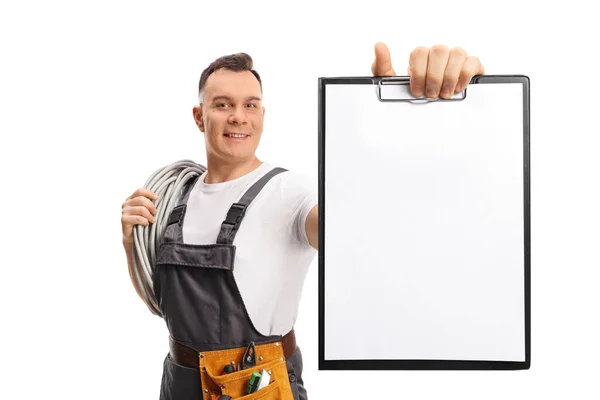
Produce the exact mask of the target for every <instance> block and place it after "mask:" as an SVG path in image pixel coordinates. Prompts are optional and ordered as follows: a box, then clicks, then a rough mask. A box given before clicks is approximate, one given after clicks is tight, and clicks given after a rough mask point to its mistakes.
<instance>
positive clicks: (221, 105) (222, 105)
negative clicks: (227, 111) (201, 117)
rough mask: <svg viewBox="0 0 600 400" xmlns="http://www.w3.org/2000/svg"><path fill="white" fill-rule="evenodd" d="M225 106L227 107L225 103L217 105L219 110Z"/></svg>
mask: <svg viewBox="0 0 600 400" xmlns="http://www.w3.org/2000/svg"><path fill="white" fill-rule="evenodd" d="M226 106H227V103H217V107H219V108H223V107H226Z"/></svg>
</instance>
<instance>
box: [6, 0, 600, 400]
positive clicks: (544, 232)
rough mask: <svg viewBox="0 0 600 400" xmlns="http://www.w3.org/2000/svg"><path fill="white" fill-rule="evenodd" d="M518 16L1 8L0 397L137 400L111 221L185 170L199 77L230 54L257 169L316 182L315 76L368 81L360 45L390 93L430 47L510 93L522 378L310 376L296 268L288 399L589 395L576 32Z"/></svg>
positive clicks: (518, 12) (465, 5)
mask: <svg viewBox="0 0 600 400" xmlns="http://www.w3.org/2000/svg"><path fill="white" fill-rule="evenodd" d="M532 3H533V2H524V1H518V2H517V1H512V2H502V3H494V4H493V6H492V5H490V6H488V5H487V3H485V2H476V1H471V2H467V1H458V2H441V1H439V2H434V1H429V2H426V3H417V2H399V1H380V2H376V3H374V2H361V3H357V4H352V5H350V4H348V2H338V3H337V4H336V3H335V2H330V1H319V2H307V1H303V2H299V3H297V4H290V3H287V2H280V3H273V4H272V5H269V4H267V3H266V2H258V1H255V2H248V1H247V2H239V3H237V2H233V1H228V2H218V1H212V2H200V1H196V2H187V3H181V2H164V1H162V2H157V1H135V2H134V1H118V2H116V1H104V2H99V1H98V2H83V1H78V2H75V1H73V2H65V1H54V2H41V1H38V2H27V1H20V2H10V3H9V2H3V3H2V6H0V113H1V114H0V137H1V139H0V140H1V141H2V142H1V143H0V162H1V163H2V165H1V167H2V168H1V171H2V181H3V183H4V187H3V190H2V196H0V199H1V200H0V201H1V204H0V206H1V209H2V211H3V221H2V227H3V229H2V230H1V235H2V241H1V243H2V246H1V248H2V272H3V274H2V277H1V279H0V282H1V284H2V287H1V290H0V296H1V298H0V302H1V303H0V304H2V306H3V308H2V324H1V328H0V334H1V335H2V338H1V340H0V346H1V347H0V354H1V355H2V362H1V364H0V365H1V367H0V368H2V371H1V374H2V378H1V380H0V382H1V383H0V385H1V388H0V390H1V391H0V393H1V394H0V396H1V397H2V398H10V399H30V398H42V397H43V398H52V399H54V398H56V399H59V398H60V399H82V398H85V399H106V398H119V399H153V398H158V389H159V386H160V377H161V372H162V371H161V370H162V360H163V358H164V355H165V353H166V351H167V330H166V328H165V326H164V323H163V322H162V321H161V320H160V319H159V318H158V317H155V316H153V315H151V314H150V313H149V311H148V310H147V309H146V307H145V305H144V304H143V303H142V302H141V300H139V298H138V297H137V295H136V294H135V291H134V290H133V287H132V285H131V283H130V281H129V276H128V273H127V268H126V260H125V254H124V251H123V248H122V245H121V232H120V230H121V226H120V216H121V207H120V205H121V203H122V202H123V201H124V200H125V198H126V197H127V196H128V195H130V194H131V193H132V192H133V191H134V190H135V189H136V188H138V187H140V186H141V185H142V184H143V182H144V181H145V180H146V178H147V177H148V175H149V173H150V172H151V171H153V170H154V169H155V168H156V167H157V166H162V165H165V164H167V163H169V162H172V161H173V160H177V159H183V158H192V159H194V160H197V161H198V162H200V163H203V162H205V153H204V151H205V150H204V147H203V139H202V134H201V133H200V132H199V131H198V130H197V129H196V127H195V125H194V124H193V121H192V114H191V108H192V106H193V104H194V102H195V101H196V86H197V81H198V78H199V76H200V73H201V71H202V69H204V68H205V67H206V66H207V65H208V64H209V63H210V62H211V61H213V60H214V59H215V58H217V57H219V56H222V55H225V54H230V53H233V52H239V51H244V52H247V53H249V54H250V55H251V56H252V57H253V58H254V59H255V61H256V63H255V67H256V69H257V70H258V71H259V72H260V73H261V75H262V77H263V78H264V80H263V83H264V103H265V106H266V108H267V113H266V121H265V132H264V135H263V139H262V143H261V146H260V147H259V156H260V157H262V158H263V159H265V160H268V161H269V162H271V163H273V164H278V165H283V166H285V167H287V168H290V169H295V170H298V171H302V172H306V173H308V174H312V176H314V178H315V179H317V78H318V77H320V76H357V75H358V76H368V75H370V73H371V71H370V66H371V63H372V61H373V45H374V44H375V42H376V41H378V40H381V41H384V42H386V43H387V44H388V46H389V47H390V50H391V51H392V57H393V61H394V65H395V68H396V72H397V73H398V74H402V75H403V74H405V72H406V67H407V64H408V55H409V53H410V51H411V50H412V49H413V48H414V47H416V46H419V45H425V46H430V45H433V44H435V43H444V44H446V45H448V46H450V47H452V46H457V45H458V46H462V47H464V48H465V49H466V50H467V52H468V53H469V54H474V55H477V56H479V57H480V59H481V60H482V61H483V63H484V65H485V67H486V73H488V74H495V73H497V74H511V73H516V74H525V75H528V76H530V78H531V96H532V97H531V98H532V112H531V118H532V122H531V129H532V134H531V146H532V155H531V160H532V169H531V171H532V186H531V188H532V197H531V199H532V206H531V208H532V230H531V232H532V367H531V369H530V370H529V371H505V372H501V371H387V372H368V373H363V372H359V371H349V372H343V371H318V370H317V355H318V353H317V350H318V331H317V328H318V298H317V265H316V263H315V264H314V265H313V266H312V268H311V271H310V273H309V276H308V278H307V281H306V285H305V289H304V298H303V301H302V304H301V309H300V316H299V318H298V321H297V325H296V326H297V332H298V340H299V343H300V346H301V347H302V349H303V352H304V362H305V370H304V379H305V384H306V386H307V388H308V391H309V393H310V398H311V399H327V398H344V399H360V398H365V397H368V396H375V395H380V396H383V395H386V396H387V397H390V398H411V399H439V398H445V399H463V400H464V399H481V398H486V399H500V398H502V399H505V398H507V397H509V398H514V399H526V398H532V397H534V396H535V397H536V398H538V397H541V396H544V395H550V394H552V395H553V397H555V398H567V397H569V398H595V397H597V396H598V394H600V389H599V388H598V386H597V384H594V383H593V380H594V379H593V378H594V377H596V378H597V377H598V375H599V372H600V367H599V366H598V364H597V360H598V359H600V341H599V340H598V338H599V337H600V323H599V322H598V315H599V313H598V305H599V304H600V290H598V283H599V279H598V278H599V276H600V274H599V273H598V268H599V267H600V255H599V252H598V248H599V245H598V243H599V240H600V230H599V229H598V226H600V211H599V207H598V205H599V201H600V189H599V188H598V181H599V179H598V172H599V171H600V157H598V155H597V153H598V150H599V148H600V129H598V123H597V121H598V112H597V107H598V101H597V96H598V91H599V89H600V84H599V81H598V78H597V73H596V70H597V67H598V61H599V57H598V49H597V40H593V38H594V37H596V38H597V37H599V32H598V28H597V27H596V26H597V25H596V18H595V16H596V15H597V14H596V13H595V12H593V11H592V8H591V6H587V5H584V4H588V3H587V2H583V1H570V2H560V3H558V2H550V1H549V2H545V3H544V4H543V6H542V7H539V5H538V6H536V7H534V6H533V5H531V4H532ZM419 4H423V5H422V6H421V5H419ZM539 4H541V3H539ZM374 134H375V132H374ZM356 162H357V163H360V162H361V160H356ZM356 229H360V227H357V228H356Z"/></svg>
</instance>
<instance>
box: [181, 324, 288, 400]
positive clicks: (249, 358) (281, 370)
mask: <svg viewBox="0 0 600 400" xmlns="http://www.w3.org/2000/svg"><path fill="white" fill-rule="evenodd" d="M169 342H170V354H171V358H172V359H173V361H174V362H175V363H177V364H179V365H183V366H186V367H189V368H196V369H199V372H200V379H201V381H202V397H203V400H215V399H219V397H220V396H222V397H221V399H229V398H230V399H240V400H242V399H243V400H252V399H261V400H293V399H294V397H293V394H292V388H291V386H290V381H289V376H288V370H287V365H286V360H287V358H289V357H290V356H291V355H292V354H293V353H294V351H295V350H296V335H295V333H294V330H293V329H292V330H291V331H290V332H289V333H288V334H287V335H285V336H284V337H283V338H282V340H281V341H278V342H274V343H267V344H257V345H254V343H253V342H251V343H250V344H249V345H248V346H247V347H237V348H232V349H224V350H211V351H202V352H198V351H196V350H195V349H192V348H191V347H188V346H186V345H184V344H182V343H179V342H177V341H175V340H173V339H170V340H169ZM254 373H259V374H265V373H266V374H268V377H267V380H268V382H269V383H268V385H267V386H265V387H263V388H261V389H259V390H257V391H255V392H251V393H249V385H251V384H252V381H253V379H254V378H256V374H254ZM253 374H254V375H255V376H253Z"/></svg>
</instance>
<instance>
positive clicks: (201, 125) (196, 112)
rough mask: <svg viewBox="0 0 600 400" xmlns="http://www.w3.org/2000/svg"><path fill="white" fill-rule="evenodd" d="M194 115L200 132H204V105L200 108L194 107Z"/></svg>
mask: <svg viewBox="0 0 600 400" xmlns="http://www.w3.org/2000/svg"><path fill="white" fill-rule="evenodd" d="M192 114H193V115H194V122H195V123H196V126H197V127H198V129H200V132H204V115H203V114H202V104H201V105H199V106H194V108H193V109H192Z"/></svg>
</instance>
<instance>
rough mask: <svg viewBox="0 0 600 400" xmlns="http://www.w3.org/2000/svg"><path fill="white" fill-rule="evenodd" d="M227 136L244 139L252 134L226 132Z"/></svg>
mask: <svg viewBox="0 0 600 400" xmlns="http://www.w3.org/2000/svg"><path fill="white" fill-rule="evenodd" d="M225 136H227V137H230V138H234V139H244V138H247V137H248V136H250V135H247V134H245V133H226V134H225Z"/></svg>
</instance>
